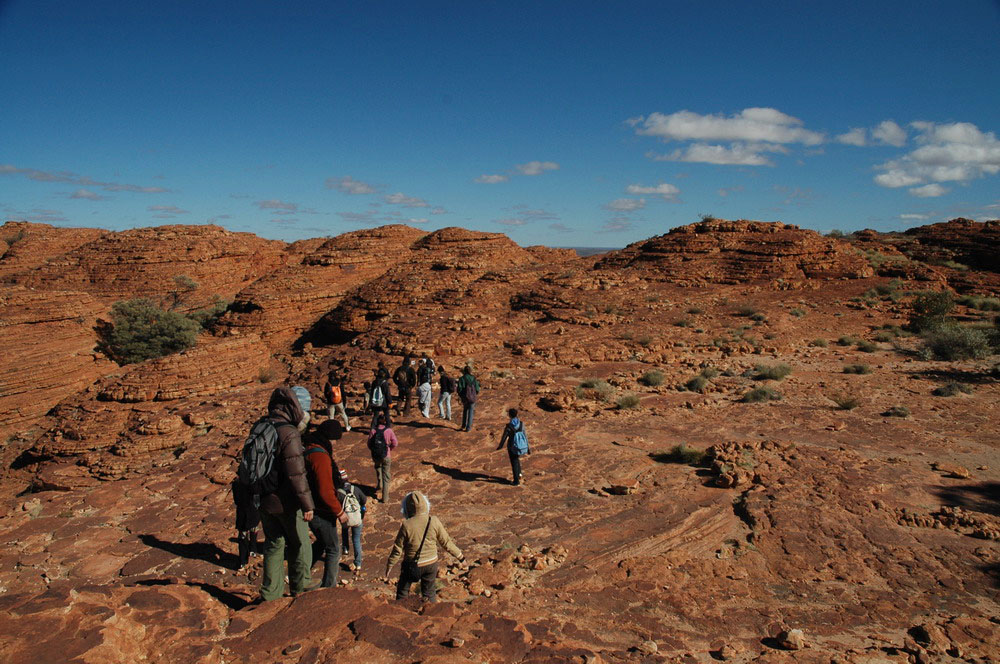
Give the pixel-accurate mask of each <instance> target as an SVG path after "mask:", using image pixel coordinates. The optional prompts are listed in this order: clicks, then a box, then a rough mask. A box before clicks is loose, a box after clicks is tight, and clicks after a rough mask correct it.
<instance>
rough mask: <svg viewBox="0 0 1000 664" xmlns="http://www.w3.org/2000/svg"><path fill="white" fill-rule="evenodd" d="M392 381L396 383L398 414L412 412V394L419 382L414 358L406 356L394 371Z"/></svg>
mask: <svg viewBox="0 0 1000 664" xmlns="http://www.w3.org/2000/svg"><path fill="white" fill-rule="evenodd" d="M392 382H393V383H395V384H396V394H397V397H396V415H401V414H402V415H405V414H407V413H409V412H410V396H411V395H412V394H413V388H414V386H416V384H417V372H416V371H414V370H413V360H411V359H410V356H409V355H406V356H404V357H403V361H402V362H400V363H399V366H398V367H396V370H395V371H394V372H392Z"/></svg>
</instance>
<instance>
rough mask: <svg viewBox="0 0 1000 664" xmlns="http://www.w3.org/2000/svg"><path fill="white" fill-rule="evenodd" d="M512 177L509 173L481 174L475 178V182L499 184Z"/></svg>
mask: <svg viewBox="0 0 1000 664" xmlns="http://www.w3.org/2000/svg"><path fill="white" fill-rule="evenodd" d="M509 179H510V176H508V175H480V176H479V177H478V178H476V179H475V182H478V183H479V184H497V183H499V182H506V181H507V180H509Z"/></svg>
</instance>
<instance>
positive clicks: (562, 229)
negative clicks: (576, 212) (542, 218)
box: [549, 224, 573, 233]
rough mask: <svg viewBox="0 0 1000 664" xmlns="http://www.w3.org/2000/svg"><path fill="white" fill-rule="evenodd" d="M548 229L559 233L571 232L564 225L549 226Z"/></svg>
mask: <svg viewBox="0 0 1000 664" xmlns="http://www.w3.org/2000/svg"><path fill="white" fill-rule="evenodd" d="M549 228H551V229H552V230H554V231H558V232H560V233H570V232H572V230H573V229H572V228H570V227H569V226H567V225H566V224H549Z"/></svg>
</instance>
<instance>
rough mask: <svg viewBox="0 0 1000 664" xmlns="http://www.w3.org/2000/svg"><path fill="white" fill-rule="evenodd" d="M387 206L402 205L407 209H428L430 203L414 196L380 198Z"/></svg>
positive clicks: (392, 195) (400, 195) (398, 194)
mask: <svg viewBox="0 0 1000 664" xmlns="http://www.w3.org/2000/svg"><path fill="white" fill-rule="evenodd" d="M382 200H384V201H385V202H386V203H388V204H389V205H402V206H403V207H408V208H425V207H430V203H428V202H427V201H425V200H424V199H422V198H417V197H416V196H407V195H406V194H402V193H398V192H397V193H395V194H389V195H387V196H385V197H383V198H382Z"/></svg>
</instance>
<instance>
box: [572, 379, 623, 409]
mask: <svg viewBox="0 0 1000 664" xmlns="http://www.w3.org/2000/svg"><path fill="white" fill-rule="evenodd" d="M585 389H586V390H591V392H592V394H591V396H592V397H593V398H594V399H597V400H598V401H601V402H604V403H607V402H609V401H611V399H612V397H614V394H615V388H614V387H612V386H611V385H610V384H608V382H607V381H606V380H599V379H597V378H588V379H587V380H585V381H583V382H582V383H580V388H579V389H578V390H577V393H576V395H577V396H578V397H582V396H584V395H585V394H586V393H585V392H584V391H583V390H585Z"/></svg>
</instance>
